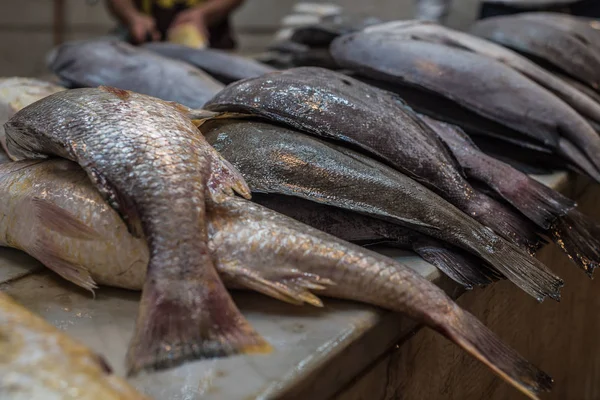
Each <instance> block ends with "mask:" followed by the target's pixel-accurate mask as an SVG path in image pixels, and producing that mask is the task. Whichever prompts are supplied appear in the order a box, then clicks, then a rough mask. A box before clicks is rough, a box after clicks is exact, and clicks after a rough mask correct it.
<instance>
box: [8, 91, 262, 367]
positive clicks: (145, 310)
mask: <svg viewBox="0 0 600 400" xmlns="http://www.w3.org/2000/svg"><path fill="white" fill-rule="evenodd" d="M188 112H189V110H188V109H187V108H185V107H183V106H181V105H178V104H175V103H168V102H164V101H161V100H159V99H156V98H153V97H150V96H146V95H142V94H138V93H133V92H129V91H125V90H121V89H116V88H108V87H100V88H89V89H72V90H66V91H62V92H59V93H56V94H53V95H51V96H48V97H45V98H44V99H42V100H39V101H37V102H36V103H33V104H31V105H29V106H28V107H25V108H23V109H22V110H21V111H19V112H18V113H16V114H15V115H14V116H13V117H12V118H11V119H10V120H9V121H8V122H7V123H6V124H5V130H6V141H7V148H8V151H9V153H10V154H11V156H13V157H14V158H15V159H44V158H47V157H48V156H58V157H62V158H66V159H69V160H72V161H75V162H77V163H78V164H80V165H81V166H82V167H83V168H84V170H85V171H86V172H87V174H88V177H89V178H90V179H91V180H92V182H93V183H94V185H95V186H96V187H97V188H98V189H99V190H100V192H101V193H102V195H103V196H104V198H105V199H106V200H107V201H108V202H109V204H110V205H111V206H112V207H114V208H115V209H116V210H118V212H119V213H120V215H121V216H122V217H123V219H124V220H125V221H126V222H127V224H128V226H129V229H130V231H131V232H132V233H134V234H135V235H136V236H139V237H141V236H145V238H146V239H147V240H148V244H149V247H150V252H151V256H150V262H149V267H148V278H147V281H146V285H145V287H144V291H143V293H142V300H141V305H140V311H139V314H138V320H137V323H136V330H135V333H134V336H133V339H132V342H131V344H130V347H129V352H128V356H127V367H128V371H129V372H128V373H129V374H130V375H132V374H135V373H137V372H139V371H141V370H144V369H158V368H167V367H171V366H176V365H179V364H181V363H183V362H185V361H187V360H190V359H196V358H203V357H216V356H225V355H229V354H235V353H243V352H247V351H259V350H260V349H263V350H264V351H266V350H267V348H268V346H267V344H266V343H265V342H264V340H263V339H262V338H261V337H260V336H259V335H258V334H257V333H256V332H255V331H254V330H253V329H252V327H251V326H250V324H249V323H248V322H247V321H246V320H245V319H244V318H243V316H242V315H241V314H240V312H239V310H238V309H237V307H236V306H235V304H234V303H233V300H232V299H231V297H230V296H229V294H228V293H227V291H226V289H225V287H224V286H223V284H222V282H221V280H220V279H219V276H218V275H217V273H216V271H215V269H214V265H213V263H212V260H211V257H210V255H209V254H208V248H207V241H208V237H207V233H206V219H205V201H206V198H213V199H214V200H215V201H223V200H224V199H225V198H226V197H228V196H230V195H233V190H236V191H237V192H238V193H240V194H242V195H244V196H249V195H250V193H249V190H248V188H247V186H246V183H245V182H244V180H243V178H242V177H241V175H239V173H238V172H237V171H236V170H235V168H233V167H232V166H231V165H230V164H229V163H227V162H226V161H225V160H224V159H223V158H222V157H221V156H220V155H219V154H218V153H217V152H216V151H215V150H214V149H213V148H212V147H211V146H210V145H209V144H208V143H207V142H206V141H205V140H204V138H203V137H202V135H199V134H198V130H197V128H196V126H195V125H194V124H193V123H192V122H191V120H190V119H189V118H188V117H187V113H188ZM137 221H140V223H137ZM46 255H47V256H49V257H51V255H52V254H51V253H44V254H42V255H41V256H42V257H44V256H46ZM49 261H50V263H51V261H52V260H46V264H48V262H49ZM65 267H66V268H67V269H68V268H74V267H72V266H70V265H68V266H64V265H63V264H61V263H60V262H59V263H58V264H57V265H56V266H55V268H58V269H60V268H65Z"/></svg>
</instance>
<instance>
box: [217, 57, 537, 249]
mask: <svg viewBox="0 0 600 400" xmlns="http://www.w3.org/2000/svg"><path fill="white" fill-rule="evenodd" d="M206 108H207V109H210V110H213V111H227V112H242V113H244V112H245V113H250V114H253V115H257V116H260V117H263V118H268V119H271V120H274V121H277V122H279V123H284V124H286V125H288V126H292V127H294V128H297V129H299V130H301V131H303V132H307V133H311V134H314V135H317V136H321V137H325V138H328V139H333V140H336V141H340V142H342V143H344V144H345V145H350V146H352V147H359V148H360V149H361V150H363V151H366V152H368V153H370V154H371V155H373V156H375V157H376V158H378V159H381V160H384V161H385V162H386V163H387V164H388V165H391V166H392V167H394V168H396V169H397V170H399V171H400V172H402V173H404V174H406V175H408V176H410V177H411V178H413V179H415V180H417V181H419V182H420V183H421V184H423V185H425V186H427V187H428V188H429V189H431V190H433V191H434V192H436V193H437V194H439V195H441V196H442V197H443V198H444V199H446V200H447V201H449V202H450V203H452V204H453V205H455V206H456V207H458V208H459V209H461V210H462V211H464V212H465V213H467V214H469V215H470V216H471V217H473V218H475V219H476V220H477V221H479V222H481V223H482V224H483V225H485V226H488V227H490V228H492V229H493V230H494V231H495V232H496V233H498V234H500V235H503V236H504V237H505V238H508V239H509V240H513V241H515V242H516V243H518V244H519V245H523V246H525V247H530V248H536V247H537V241H536V240H535V239H534V240H530V238H529V237H525V236H524V235H522V233H523V232H524V230H523V227H522V226H520V225H521V223H519V222H516V223H514V222H513V221H515V218H514V215H513V214H512V210H506V209H505V208H503V207H502V205H500V204H498V203H497V202H495V201H493V200H491V199H489V198H488V197H486V196H483V195H481V194H480V193H478V192H477V191H475V190H474V189H473V188H472V187H471V186H470V185H469V183H468V182H467V181H466V180H465V178H464V176H463V175H462V173H461V171H460V166H458V164H457V163H456V160H454V158H453V157H452V155H451V154H450V153H449V152H448V150H447V149H446V147H445V146H444V144H443V143H441V142H440V140H439V138H438V137H437V136H436V135H435V133H434V132H432V131H431V130H430V129H429V128H428V127H427V126H426V125H425V124H423V122H422V121H421V120H420V119H419V118H418V116H417V115H416V114H415V113H414V112H413V110H412V109H410V108H409V107H408V106H407V105H406V104H405V103H404V102H403V101H402V100H401V99H400V98H398V97H397V96H395V95H393V94H391V93H389V92H385V91H382V90H379V89H377V88H374V87H372V86H370V85H367V84H364V83H362V82H359V81H357V80H355V79H352V78H349V77H347V76H346V75H342V74H339V73H336V72H333V71H328V70H325V69H321V68H295V69H291V70H287V71H284V72H274V73H271V74H267V75H263V76H262V77H260V78H254V79H247V80H243V81H240V82H236V83H234V84H231V85H229V86H228V87H227V88H225V89H224V90H223V91H222V92H220V93H219V94H217V95H216V96H215V97H214V98H213V99H212V100H210V101H209V102H208V103H207V105H206Z"/></svg>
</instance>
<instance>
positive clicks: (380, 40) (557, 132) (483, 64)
mask: <svg viewBox="0 0 600 400" xmlns="http://www.w3.org/2000/svg"><path fill="white" fill-rule="evenodd" d="M330 50H331V53H332V55H333V57H334V58H335V59H336V61H337V62H338V63H340V65H342V66H343V67H345V68H348V69H352V70H355V71H357V72H359V73H361V74H364V75H366V76H369V77H370V78H373V79H380V80H383V81H388V82H392V83H393V82H398V83H403V84H409V85H413V86H417V87H419V88H423V89H426V90H429V91H432V92H435V93H438V94H440V95H442V96H444V97H446V98H448V99H450V100H452V101H454V102H457V103H459V104H460V105H462V106H464V107H466V108H468V109H470V110H472V111H473V112H475V113H478V114H480V115H482V116H485V117H487V118H489V119H492V120H494V121H497V122H499V123H502V124H504V125H506V126H508V127H510V128H512V129H515V130H517V131H519V132H521V133H522V134H523V135H524V136H529V137H531V138H534V139H537V140H538V141H539V142H540V143H543V144H545V145H548V146H551V147H552V148H554V149H557V148H558V147H559V141H560V140H561V138H563V139H568V140H569V141H571V142H572V143H573V144H574V145H575V146H576V147H577V148H578V149H579V150H580V151H581V152H582V153H584V154H585V155H586V156H587V158H588V159H589V161H590V162H591V163H592V164H593V166H594V167H595V168H594V171H590V172H589V174H590V176H595V177H598V176H600V172H599V171H600V136H598V134H597V133H596V132H595V131H594V129H593V127H592V126H590V125H589V124H588V123H587V121H586V120H585V118H583V117H582V116H581V115H579V114H578V113H577V112H576V111H575V110H573V109H572V108H571V107H570V106H569V105H567V104H566V103H565V102H563V101H562V100H560V99H559V98H558V97H556V96H555V95H554V94H553V93H552V92H550V91H548V90H546V89H544V88H543V87H541V86H539V85H538V84H536V83H535V82H533V81H531V80H530V79H528V78H527V77H525V76H524V75H522V74H521V73H519V72H517V71H515V70H514V69H512V68H510V67H508V66H506V65H504V64H503V63H500V62H498V61H496V60H493V59H490V58H488V57H484V56H481V55H478V54H474V53H472V52H469V51H465V50H461V49H457V48H453V47H449V46H444V45H441V44H437V43H428V42H423V41H418V40H397V39H395V38H394V37H392V36H390V35H389V34H387V33H386V32H371V33H365V32H359V33H356V34H351V35H346V36H343V37H340V38H338V39H336V40H335V41H334V42H333V43H332V45H331V49H330ZM572 161H576V160H572Z"/></svg>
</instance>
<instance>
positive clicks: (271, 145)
mask: <svg viewBox="0 0 600 400" xmlns="http://www.w3.org/2000/svg"><path fill="white" fill-rule="evenodd" d="M201 129H202V132H203V134H204V135H205V136H206V139H207V140H208V141H209V143H211V144H212V145H213V146H214V147H215V148H216V149H217V150H218V151H219V152H221V154H222V155H223V156H224V157H225V158H226V159H228V160H229V161H230V162H231V163H232V164H233V165H235V166H236V167H237V168H238V169H239V170H240V172H241V173H242V174H243V175H244V179H245V180H246V181H247V182H248V184H249V186H250V187H251V189H252V191H253V192H259V193H278V194H284V195H290V196H297V197H302V198H305V199H307V200H311V201H315V202H319V203H323V204H327V205H330V206H334V207H339V208H344V209H347V210H351V211H354V212H358V213H363V214H367V215H371V216H374V217H377V218H381V219H384V220H388V221H391V222H394V223H398V224H401V225H404V226H406V227H408V228H410V229H411V230H415V231H417V232H420V233H422V234H425V235H428V236H431V237H434V238H436V239H439V240H441V241H443V242H448V243H450V244H452V245H454V246H457V247H460V248H462V249H465V250H466V251H468V252H470V253H472V254H474V255H476V256H478V257H480V258H482V259H483V260H485V261H486V262H488V263H489V264H491V265H492V266H493V267H495V268H496V269H497V270H498V271H500V272H501V273H502V274H504V275H505V276H506V277H507V278H508V279H509V280H511V281H512V282H513V283H515V284H516V285H517V286H519V287H520V288H521V289H523V290H524V291H526V292H527V293H529V294H530V295H532V296H534V297H536V298H537V299H538V300H541V299H543V298H544V297H545V296H550V297H552V298H554V299H558V297H559V293H558V292H559V288H560V287H561V286H562V281H561V280H560V279H559V278H557V277H556V276H555V275H553V274H552V273H551V272H550V271H548V269H547V268H546V267H545V266H544V265H543V264H541V263H539V261H537V260H536V259H534V258H533V257H530V256H529V255H528V254H527V253H526V252H525V251H523V250H521V249H520V248H518V247H516V246H515V245H513V244H511V243H509V242H508V241H506V240H504V239H502V238H500V237H499V236H497V235H496V234H494V233H493V232H492V231H491V230H490V229H489V228H487V227H484V226H483V225H481V224H479V223H477V222H476V221H475V220H473V219H472V218H469V217H468V216H467V215H465V214H464V213H462V212H461V211H459V210H458V209H457V208H455V207H454V206H452V205H451V204H450V203H448V202H446V201H444V200H443V199H442V198H441V197H439V196H437V195H436V194H435V193H433V192H432V191H430V190H428V189H426V188H425V187H424V186H421V185H420V184H418V183H417V182H415V181H414V180H412V179H410V178H408V177H406V176H405V175H403V174H401V173H399V172H397V171H395V170H393V169H391V168H389V167H386V166H385V165H383V164H381V163H379V162H376V161H374V160H371V159H369V158H367V157H365V156H362V155H361V154H359V153H356V152H354V151H352V150H348V149H346V148H343V147H340V146H337V145H334V144H330V143H327V142H323V141H321V140H319V139H316V138H313V137H311V136H307V135H303V134H301V133H299V132H297V131H292V130H289V129H285V128H283V127H280V126H273V125H270V124H266V123H256V122H248V121H235V120H232V121H227V120H220V121H208V122H205V123H204V124H203V125H202V126H201ZM374 194H376V195H374Z"/></svg>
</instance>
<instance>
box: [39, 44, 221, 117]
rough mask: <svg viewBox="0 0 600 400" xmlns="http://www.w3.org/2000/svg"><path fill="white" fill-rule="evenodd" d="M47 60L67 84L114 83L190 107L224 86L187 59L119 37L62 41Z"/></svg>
mask: <svg viewBox="0 0 600 400" xmlns="http://www.w3.org/2000/svg"><path fill="white" fill-rule="evenodd" d="M47 64H48V68H49V69H50V70H51V71H52V72H54V73H55V74H56V75H58V76H59V77H60V78H61V80H62V81H64V83H65V85H68V86H69V87H96V86H113V87H117V88H119V89H125V90H132V91H134V92H137V93H142V94H147V95H149V96H154V97H158V98H159V99H162V100H167V101H176V102H177V103H180V104H183V105H184V106H187V107H190V108H201V107H202V105H203V104H204V103H205V102H206V101H207V100H209V99H210V98H211V97H212V96H214V95H215V94H216V93H217V92H218V91H220V90H221V89H223V85H222V84H221V83H220V82H218V81H216V80H215V79H213V78H212V77H211V76H210V75H208V74H206V73H205V72H203V71H200V70H198V69H197V68H194V67H193V66H191V65H189V64H187V63H184V62H181V61H177V60H171V59H168V58H165V57H161V56H159V55H158V54H155V53H153V52H151V51H148V50H144V49H142V48H139V47H133V46H131V45H129V44H127V43H124V42H121V41H118V40H104V39H97V40H90V41H77V42H67V43H64V44H62V45H60V46H59V47H57V48H55V49H53V50H52V52H51V53H50V54H49V56H48V59H47Z"/></svg>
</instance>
